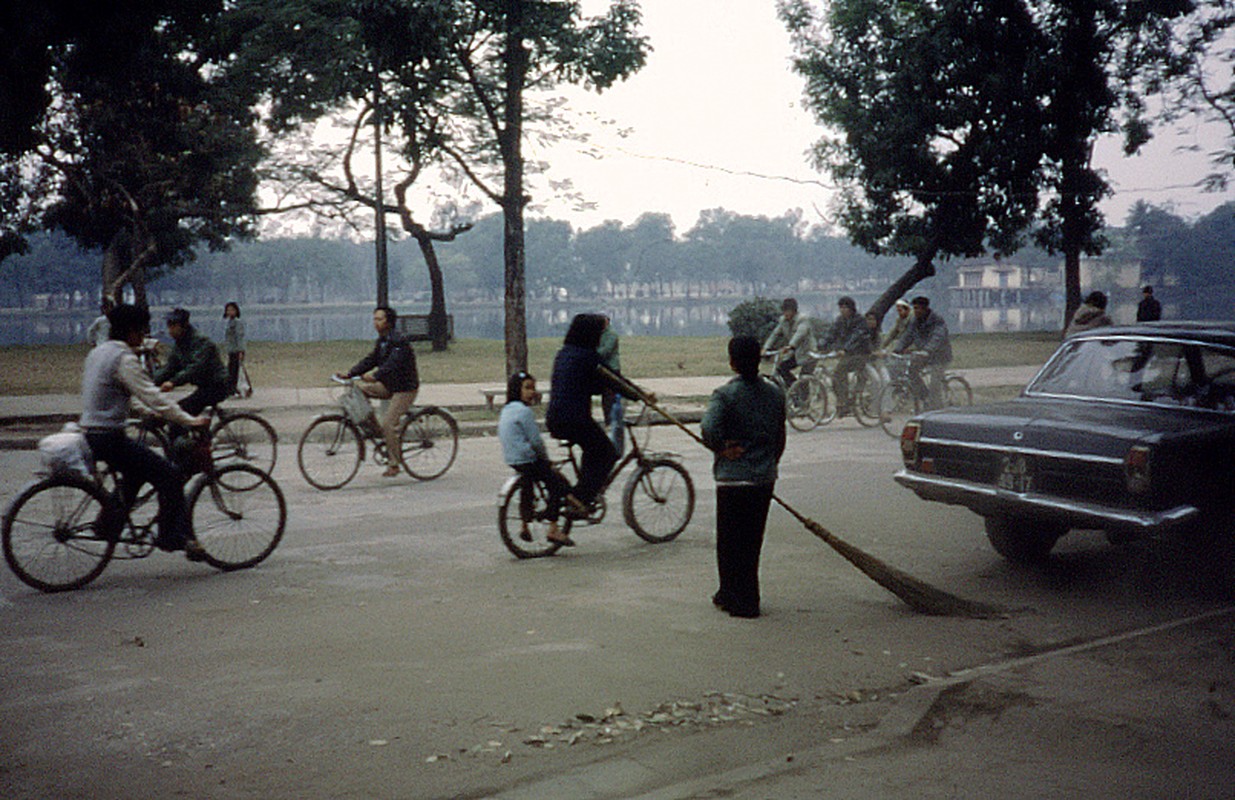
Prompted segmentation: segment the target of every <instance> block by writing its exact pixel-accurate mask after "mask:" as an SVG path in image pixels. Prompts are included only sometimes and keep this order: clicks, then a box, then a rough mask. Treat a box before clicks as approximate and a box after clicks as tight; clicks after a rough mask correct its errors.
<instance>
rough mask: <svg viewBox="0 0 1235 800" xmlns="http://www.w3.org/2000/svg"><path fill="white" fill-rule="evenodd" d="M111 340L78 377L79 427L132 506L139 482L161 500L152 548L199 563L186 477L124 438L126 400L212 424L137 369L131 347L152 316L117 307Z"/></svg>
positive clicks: (173, 418)
mask: <svg viewBox="0 0 1235 800" xmlns="http://www.w3.org/2000/svg"><path fill="white" fill-rule="evenodd" d="M108 318H109V320H110V322H111V332H110V336H111V338H110V339H108V340H107V341H106V342H104V343H102V344H100V345H99V346H98V347H95V348H94V349H92V350H91V351H90V355H88V356H87V357H86V365H85V369H84V372H83V375H82V390H81V397H82V415H81V427H82V428H83V429H84V430H85V432H86V441H87V442H88V443H89V444H90V450H91V452H92V453H94V455H95V457H96V458H100V459H102V460H103V461H104V462H106V463H107V464H108V465H109V466H110V467H111V468H112V469H114V470H116V471H117V472H119V473H120V474H121V475H122V476H123V477H124V482H125V490H126V494H127V495H128V500H129V501H130V502H131V501H132V499H133V498H134V497H136V495H137V490H138V489H139V488H140V487H141V485H142V484H143V483H149V484H151V485H152V486H154V488H155V490H156V491H157V492H158V495H159V534H158V537H157V538H156V539H155V545H156V546H157V547H159V548H160V549H162V550H184V551H185V555H186V556H187V557H188V558H189V559H190V560H192V561H200V560H201V558H202V549H201V546H200V545H199V544H198V543H197V540H196V539H195V538H194V537H193V530H192V526H191V525H190V523H189V516H188V510H187V508H186V507H185V500H184V481H185V476H184V473H183V472H182V471H181V470H180V468H179V467H177V466H176V465H175V464H173V463H172V462H170V461H168V460H167V459H166V458H163V457H162V456H160V455H159V454H158V453H156V452H154V451H153V450H151V449H150V448H149V447H146V446H144V445H141V444H138V443H137V442H135V441H133V440H132V439H130V438H129V437H128V436H126V435H125V432H124V426H125V421H126V420H127V419H128V417H129V400H130V398H134V397H135V398H137V400H138V401H139V402H140V403H141V404H142V405H145V406H147V407H148V408H149V409H150V410H151V411H153V412H154V413H155V414H156V415H158V416H159V417H161V418H162V419H165V420H167V421H169V422H175V423H178V424H180V425H186V426H189V427H195V428H196V427H202V426H205V425H209V424H210V418H209V417H204V416H198V417H194V416H191V415H190V414H187V413H185V411H184V410H183V409H181V408H180V406H179V405H178V404H176V403H175V402H173V401H172V400H171V399H170V398H169V397H168V396H167V395H165V394H163V393H162V392H160V391H159V387H157V386H155V385H154V382H153V381H151V380H150V376H149V375H147V374H146V372H145V370H143V369H142V367H141V362H140V361H139V360H138V358H137V354H136V352H134V348H136V347H138V346H140V345H141V343H142V339H143V338H144V336H145V334H146V331H147V330H148V329H149V327H150V312H149V311H146V310H145V309H141V308H137V307H135V306H130V305H118V306H116V307H115V308H113V309H112V311H111V313H110V314H109V315H108Z"/></svg>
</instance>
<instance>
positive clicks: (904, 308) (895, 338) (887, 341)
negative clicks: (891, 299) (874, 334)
mask: <svg viewBox="0 0 1235 800" xmlns="http://www.w3.org/2000/svg"><path fill="white" fill-rule="evenodd" d="M894 308H895V309H896V322H895V323H894V324H893V325H892V330H890V331H888V333H887V335H886V336H884V337H883V341H882V342H880V343H879V349H880V350H887V349H888V348H890V347H892V346H893V345H895V344H896V343H897V342H899V341H900V340H901V337H902V336H904V335H905V331H906V330H907V329H908V328H909V323H910V321H911V319H912V314H913V306H911V305H909V301H908V300H906V299H905V298H903V297H902V298H901V299H900V300H897V301H896V305H895V306H894Z"/></svg>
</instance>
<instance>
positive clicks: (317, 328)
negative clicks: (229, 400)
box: [0, 297, 1061, 345]
mask: <svg viewBox="0 0 1235 800" xmlns="http://www.w3.org/2000/svg"><path fill="white" fill-rule="evenodd" d="M873 299H874V298H873V297H869V298H868V297H859V298H858V305H859V306H860V307H861V306H863V305H865V304H869V303H870V302H872V301H873ZM799 300H800V301H801V302H802V304H803V308H804V310H805V311H806V312H807V313H817V311H818V310H821V309H825V308H826V309H828V316H829V317H830V316H831V314H832V311H833V310H834V309H835V301H834V300H831V299H823V298H819V299H817V300H813V299H806V298H799ZM739 302H741V300H740V299H726V300H723V301H698V302H694V301H692V302H689V303H677V304H673V303H639V302H638V301H636V302H632V303H624V302H615V303H612V304H610V305H608V306H599V305H597V304H588V305H582V304H580V305H573V304H553V305H529V307H528V310H527V333H528V336H529V337H531V338H541V337H554V338H556V337H561V336H562V335H563V334H565V332H566V327H567V325H568V324H569V323H570V319H571V317H573V316H574V315H575V314H576V313H579V312H582V311H608V312H609V313H610V315H611V317H612V318H613V320H614V324H615V326H616V327H617V329H618V332H619V333H621V334H622V335H623V336H727V335H728V334H729V324H728V323H729V312H730V311H731V310H732V309H733V307H734V306H735V305H737V304H738V303H739ZM371 310H372V307H371V306H368V305H356V306H352V307H330V308H312V307H307V308H303V309H301V308H295V309H289V308H287V307H277V308H263V307H261V306H249V307H247V308H246V309H245V311H244V316H243V319H244V323H245V331H246V334H247V336H248V338H249V339H252V340H255V341H278V342H310V341H323V340H330V339H369V338H371V337H372V336H373V324H372V320H371ZM399 310H400V311H404V312H405V313H424V310H423V309H418V310H416V311H406V310H405V309H399ZM164 311H165V309H156V310H155V322H154V326H153V327H154V330H155V333H156V334H158V335H162V336H164V338H166V334H165V332H164V330H163V325H162V322H161V318H162V313H163V312H164ZM450 313H451V314H452V316H453V317H454V331H455V336H456V337H457V338H460V339H498V340H500V339H502V338H503V336H504V321H503V320H504V313H503V310H502V308H501V307H500V306H483V307H477V306H467V307H458V308H451V309H450ZM95 316H97V314H95V313H91V312H88V311H73V312H25V313H15V312H8V313H4V314H0V345H35V344H71V343H75V342H81V341H83V340H84V339H85V333H86V328H87V327H89V325H90V323H91V322H92V321H93V320H94V318H95ZM1060 318H1061V312H1060V310H1059V309H1058V308H1054V307H1048V308H1042V309H1038V308H1024V309H1010V310H1004V313H993V314H992V313H984V314H969V313H965V312H961V314H960V316H958V315H957V314H955V313H945V319H947V321H948V326H949V328H950V329H951V330H953V331H954V332H965V333H976V332H986V331H1019V330H1051V329H1056V330H1057V329H1058V328H1059V320H1060ZM192 321H193V324H194V325H195V326H196V327H197V328H198V329H199V330H201V331H202V332H203V333H205V334H206V335H207V336H210V337H211V338H213V339H215V340H216V341H219V340H221V339H222V337H223V320H222V309H220V310H219V313H218V314H213V313H207V312H206V311H204V310H194V311H193V317H192Z"/></svg>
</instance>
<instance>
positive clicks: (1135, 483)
mask: <svg viewBox="0 0 1235 800" xmlns="http://www.w3.org/2000/svg"><path fill="white" fill-rule="evenodd" d="M1124 480H1125V481H1126V482H1127V485H1128V491H1129V492H1131V493H1132V494H1143V493H1144V492H1147V491H1149V448H1148V447H1145V446H1144V445H1140V444H1138V445H1133V446H1132V447H1130V448H1128V452H1127V454H1126V455H1125V456H1124Z"/></svg>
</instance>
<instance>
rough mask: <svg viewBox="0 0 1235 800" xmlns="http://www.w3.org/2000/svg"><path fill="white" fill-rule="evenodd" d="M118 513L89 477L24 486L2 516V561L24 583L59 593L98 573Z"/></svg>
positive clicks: (114, 535)
mask: <svg viewBox="0 0 1235 800" xmlns="http://www.w3.org/2000/svg"><path fill="white" fill-rule="evenodd" d="M122 524H123V522H122V514H121V512H120V511H119V510H118V509H117V508H116V507H115V505H114V504H113V503H112V501H111V498H110V497H108V496H107V494H106V493H105V492H104V491H103V490H102V489H101V488H99V487H98V486H97V485H96V484H95V483H94V482H93V481H91V480H88V479H86V478H77V477H71V476H55V477H51V478H47V479H45V480H42V481H39V482H38V483H36V484H34V485H32V486H30V487H28V488H27V489H26V490H25V491H23V492H22V493H21V494H20V495H18V497H17V499H16V500H14V501H13V504H12V505H11V506H9V509H8V511H7V512H6V513H5V515H4V526H3V531H2V532H0V538H2V539H3V541H4V560H5V561H7V562H8V564H9V568H10V569H12V570H13V572H14V574H16V575H17V577H18V578H20V579H21V580H22V582H23V583H25V584H27V585H28V586H33V587H34V588H35V589H40V590H42V591H44V592H63V591H66V590H68V589H77V588H79V587H82V586H85V585H86V584H87V583H90V581H92V580H94V579H95V578H97V577H98V576H99V573H101V572H102V571H103V568H104V567H106V566H107V562H108V561H109V560H110V559H111V557H112V552H113V551H114V550H115V549H116V539H117V538H119V533H120V528H121V525H122Z"/></svg>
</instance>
